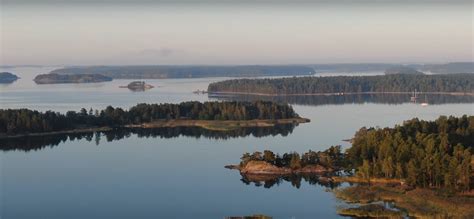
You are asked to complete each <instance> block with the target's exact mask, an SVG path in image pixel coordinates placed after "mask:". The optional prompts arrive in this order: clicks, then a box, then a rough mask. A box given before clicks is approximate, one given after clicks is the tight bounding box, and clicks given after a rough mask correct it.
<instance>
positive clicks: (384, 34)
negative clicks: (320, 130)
mask: <svg viewBox="0 0 474 219" xmlns="http://www.w3.org/2000/svg"><path fill="white" fill-rule="evenodd" d="M0 2H1V11H0V19H1V22H0V30H1V44H0V49H1V54H0V65H8V64H10V65H17V64H42V65H101V64H120V65H123V64H289V63H293V64H298V63H347V62H402V63H407V62H449V61H472V60H473V50H474V47H473V37H474V36H473V35H474V34H473V22H474V18H473V9H474V8H473V1H470V0H469V1H456V0H454V1H446V3H443V1H415V0H413V1H380V0H379V1H356V0H353V1H344V0H335V1H319V2H312V3H308V2H297V3H286V2H285V1H279V2H276V1H260V2H258V3H255V2H239V3H232V2H237V1H227V2H225V3H223V1H207V2H198V1H194V2H195V3H183V2H182V3H168V2H164V1H162V2H154V3H151V1H124V0H123V1H120V2H119V1H113V0H103V1H100V2H99V1H79V0H76V1H67V0H63V1H54V0H52V1H41V0H39V1H25V0H15V1H13V0H0ZM97 2H99V3H97ZM351 2H352V3H351ZM354 2H357V3H354ZM413 2H417V3H413Z"/></svg>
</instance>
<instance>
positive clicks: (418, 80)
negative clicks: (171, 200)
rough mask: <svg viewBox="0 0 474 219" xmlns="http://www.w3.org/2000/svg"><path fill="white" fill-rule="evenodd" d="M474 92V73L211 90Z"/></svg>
mask: <svg viewBox="0 0 474 219" xmlns="http://www.w3.org/2000/svg"><path fill="white" fill-rule="evenodd" d="M414 90H417V91H420V92H462V93H473V92H474V74H450V75H419V74H394V75H377V76H335V77H292V78H275V79H233V80H226V81H221V82H216V83H211V84H209V87H208V92H210V93H219V92H223V93H225V92H229V93H232V92H237V93H260V94H275V95H276V94H280V95H287V94H317V93H370V92H380V93H383V92H413V91H414Z"/></svg>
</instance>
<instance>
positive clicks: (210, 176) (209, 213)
mask: <svg viewBox="0 0 474 219" xmlns="http://www.w3.org/2000/svg"><path fill="white" fill-rule="evenodd" d="M47 70H48V69H43V68H23V69H9V71H13V72H14V73H17V74H18V75H19V76H20V77H22V79H20V80H19V81H17V82H15V83H13V84H9V85H5V86H3V85H0V86H1V87H0V101H1V102H0V104H1V105H0V107H1V108H19V107H27V108H33V109H38V110H57V111H62V112H64V111H66V110H78V109H80V108H81V107H85V108H90V107H93V108H99V109H100V108H104V107H105V106H107V105H113V106H121V107H129V106H132V105H135V104H136V103H139V102H148V103H155V102H180V101H186V100H200V101H205V100H208V99H209V98H208V96H207V95H195V94H192V91H193V90H197V89H205V88H206V87H207V84H208V83H209V82H210V81H216V80H221V79H180V80H177V79H163V80H146V81H147V83H150V84H152V85H154V86H155V88H153V89H151V90H149V91H146V92H140V93H136V92H130V91H129V90H127V89H120V88H118V86H119V85H126V84H128V83H129V82H130V81H132V80H116V81H113V82H109V83H98V84H84V85H82V84H81V85H35V84H34V83H33V82H32V81H31V79H32V78H33V77H34V75H35V74H37V73H44V72H47ZM428 98H430V97H428ZM382 99H383V101H363V102H353V101H349V102H346V101H344V102H342V103H341V102H330V101H328V102H327V103H324V104H305V103H298V102H292V103H293V104H294V105H293V106H294V108H295V110H296V111H297V112H298V113H299V114H300V115H301V116H303V117H306V118H309V119H311V123H307V124H300V125H299V126H297V127H284V128H281V129H274V130H268V129H266V130H265V129H253V130H252V129H250V130H240V131H236V132H233V133H227V134H216V133H213V132H210V131H203V130H198V129H166V130H165V129H161V130H135V131H130V130H121V131H116V132H109V133H86V134H81V135H75V136H74V135H73V136H48V137H37V138H25V139H22V140H8V141H7V140H0V145H1V146H2V147H1V148H2V149H1V151H0V165H1V166H0V174H1V175H0V176H1V177H0V179H1V181H0V183H1V187H0V188H1V190H0V196H1V197H0V202H1V204H0V212H1V214H0V216H1V218H2V219H3V218H7V219H10V218H15V219H16V218H35V219H36V218H223V217H225V216H236V215H252V214H257V213H259V214H265V215H269V216H273V217H275V218H337V217H339V216H338V215H337V214H336V208H337V207H338V206H340V205H344V203H343V202H341V201H338V200H337V199H336V198H334V196H333V194H332V193H331V192H327V188H328V186H329V188H330V187H334V186H338V185H327V184H325V183H324V182H322V181H321V180H319V179H314V178H311V177H306V178H305V177H300V178H291V179H277V180H276V181H275V180H274V181H273V182H272V181H269V182H267V183H265V181H264V180H263V181H262V180H255V179H253V180H252V179H251V178H250V179H249V178H245V177H243V176H241V175H240V174H239V173H238V172H237V171H234V170H228V169H225V168H224V166H225V165H227V164H235V163H238V162H239V158H240V156H241V155H242V154H243V153H245V152H253V151H256V150H259V151H262V150H266V149H270V150H272V151H274V152H276V153H285V152H290V151H296V152H300V153H302V152H305V151H308V150H309V149H311V150H324V149H325V148H327V147H328V146H330V145H338V144H341V145H343V147H347V146H348V145H347V143H346V142H344V141H342V139H347V138H350V137H351V136H352V135H353V134H354V132H355V131H356V130H358V129H359V128H360V127H362V126H381V127H384V126H393V125H395V124H399V123H401V122H402V121H403V120H407V119H410V118H413V117H419V118H422V119H435V118H437V117H438V116H440V115H457V116H459V115H462V114H473V113H474V104H473V103H472V102H471V101H467V102H463V101H458V100H456V101H452V100H451V99H449V98H448V99H449V101H448V100H447V101H445V102H439V103H438V104H430V105H429V106H427V107H422V106H420V105H419V104H414V103H410V102H406V101H402V102H396V103H390V102H386V101H387V99H384V98H382ZM394 99H397V98H395V97H394ZM265 185H267V186H265Z"/></svg>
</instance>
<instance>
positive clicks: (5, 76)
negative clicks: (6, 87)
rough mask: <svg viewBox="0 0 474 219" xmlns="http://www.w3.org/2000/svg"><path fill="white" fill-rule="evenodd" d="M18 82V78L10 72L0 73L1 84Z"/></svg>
mask: <svg viewBox="0 0 474 219" xmlns="http://www.w3.org/2000/svg"><path fill="white" fill-rule="evenodd" d="M16 80H18V76H16V75H14V74H12V73H10V72H0V84H8V83H13V82H14V81H16Z"/></svg>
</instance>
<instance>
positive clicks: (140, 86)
mask: <svg viewBox="0 0 474 219" xmlns="http://www.w3.org/2000/svg"><path fill="white" fill-rule="evenodd" d="M120 88H128V89H130V90H132V91H145V90H149V89H152V88H154V86H153V85H151V84H147V83H145V82H144V81H133V82H130V83H129V84H128V85H127V86H120Z"/></svg>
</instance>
